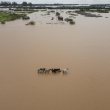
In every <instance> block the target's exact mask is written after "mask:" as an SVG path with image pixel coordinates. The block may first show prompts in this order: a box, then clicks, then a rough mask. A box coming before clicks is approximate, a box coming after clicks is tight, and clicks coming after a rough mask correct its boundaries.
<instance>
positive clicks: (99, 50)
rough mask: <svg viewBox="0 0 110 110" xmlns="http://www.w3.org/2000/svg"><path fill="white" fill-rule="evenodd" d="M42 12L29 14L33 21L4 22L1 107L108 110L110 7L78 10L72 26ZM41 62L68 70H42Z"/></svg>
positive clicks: (0, 32)
mask: <svg viewBox="0 0 110 110" xmlns="http://www.w3.org/2000/svg"><path fill="white" fill-rule="evenodd" d="M42 13H43V14H44V13H45V12H38V13H33V14H30V15H29V16H30V17H31V20H34V21H35V22H36V25H35V26H26V25H25V24H26V23H27V22H28V21H30V20H25V21H23V20H16V21H13V22H7V23H6V24H5V25H0V110H109V109H110V104H109V102H110V37H109V35H110V24H109V23H110V13H109V14H101V15H103V17H102V18H89V17H84V16H81V15H78V16H77V17H76V18H75V19H74V20H75V21H76V24H75V25H73V26H72V25H69V24H68V23H66V22H65V24H64V25H62V24H54V23H56V22H59V21H57V19H56V17H55V15H54V14H50V15H49V16H41V14H42ZM52 16H53V17H54V18H55V19H54V20H53V21H52V20H51V17H52ZM62 16H65V12H63V13H62ZM67 16H69V15H67ZM106 16H108V17H109V18H108V19H107V18H105V17H106ZM65 17H66V16H65ZM46 23H53V24H46ZM41 67H45V68H47V69H49V68H60V69H61V70H62V69H65V68H69V71H68V72H67V73H66V74H63V73H62V72H61V73H56V74H52V73H51V72H50V73H46V74H45V73H44V74H43V73H42V74H38V73H37V69H39V68H41Z"/></svg>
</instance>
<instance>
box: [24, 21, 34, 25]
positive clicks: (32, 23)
mask: <svg viewBox="0 0 110 110" xmlns="http://www.w3.org/2000/svg"><path fill="white" fill-rule="evenodd" d="M26 25H35V22H34V21H30V22H29V23H27V24H26Z"/></svg>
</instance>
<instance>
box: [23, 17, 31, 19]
mask: <svg viewBox="0 0 110 110" xmlns="http://www.w3.org/2000/svg"><path fill="white" fill-rule="evenodd" d="M22 19H30V17H29V16H23V17H22Z"/></svg>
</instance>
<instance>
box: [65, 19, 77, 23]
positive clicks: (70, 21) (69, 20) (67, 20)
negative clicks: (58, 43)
mask: <svg viewBox="0 0 110 110" xmlns="http://www.w3.org/2000/svg"><path fill="white" fill-rule="evenodd" d="M65 21H66V22H69V23H70V24H75V21H73V19H70V18H66V19H65Z"/></svg>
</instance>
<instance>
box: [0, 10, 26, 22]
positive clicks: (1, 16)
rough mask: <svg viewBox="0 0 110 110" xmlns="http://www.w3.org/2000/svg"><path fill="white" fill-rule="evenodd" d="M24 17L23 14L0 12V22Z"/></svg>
mask: <svg viewBox="0 0 110 110" xmlns="http://www.w3.org/2000/svg"><path fill="white" fill-rule="evenodd" d="M23 16H25V14H15V13H5V12H0V22H2V21H13V20H16V19H19V18H21V17H23Z"/></svg>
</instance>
